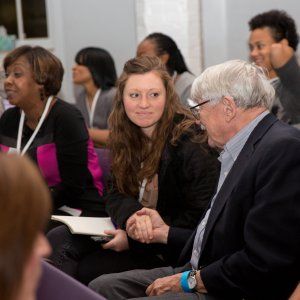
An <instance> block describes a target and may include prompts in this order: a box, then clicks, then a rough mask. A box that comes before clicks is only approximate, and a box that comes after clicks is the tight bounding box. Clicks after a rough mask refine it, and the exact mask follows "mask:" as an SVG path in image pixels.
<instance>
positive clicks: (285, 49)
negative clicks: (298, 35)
mask: <svg viewBox="0 0 300 300" xmlns="http://www.w3.org/2000/svg"><path fill="white" fill-rule="evenodd" d="M293 55H294V49H293V48H292V47H290V46H289V43H288V41H287V39H283V40H282V41H280V42H279V43H274V44H272V45H271V52H270V61H271V64H272V66H273V67H274V68H275V69H277V68H281V67H283V66H284V65H285V64H286V63H287V62H288V61H289V60H290V59H291V57H292V56H293Z"/></svg>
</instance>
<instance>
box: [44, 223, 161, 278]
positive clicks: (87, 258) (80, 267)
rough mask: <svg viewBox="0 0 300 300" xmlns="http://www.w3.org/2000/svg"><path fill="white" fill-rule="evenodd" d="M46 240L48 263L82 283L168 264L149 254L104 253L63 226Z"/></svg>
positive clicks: (88, 238)
mask: <svg viewBox="0 0 300 300" xmlns="http://www.w3.org/2000/svg"><path fill="white" fill-rule="evenodd" d="M47 238H48V240H49V242H50V244H51V246H52V254H51V256H50V257H49V259H50V261H51V263H52V264H53V265H54V266H55V267H57V268H58V269H60V270H62V271H63V272H65V273H67V274H69V275H70V276H72V277H74V278H76V279H77V280H79V281H80V282H82V283H84V284H88V283H89V282H90V281H92V280H93V279H95V278H96V277H98V276H100V275H103V274H110V273H117V272H123V271H127V270H132V269H152V268H156V267H162V266H166V265H167V263H166V262H165V261H163V260H162V259H160V258H159V257H158V256H157V255H155V254H153V253H151V252H149V253H146V252H145V253H140V252H139V253H135V252H134V251H132V250H128V251H123V252H115V251H113V250H104V249H102V247H101V243H99V242H95V241H93V240H91V239H90V237H89V236H84V235H73V234H71V233H70V231H69V229H68V227H67V226H64V225H62V226H59V227H56V228H54V229H52V230H51V231H50V232H48V234H47Z"/></svg>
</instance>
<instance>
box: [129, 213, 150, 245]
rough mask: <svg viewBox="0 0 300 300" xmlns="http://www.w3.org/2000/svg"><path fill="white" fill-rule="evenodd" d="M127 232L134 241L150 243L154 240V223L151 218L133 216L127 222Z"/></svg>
mask: <svg viewBox="0 0 300 300" xmlns="http://www.w3.org/2000/svg"><path fill="white" fill-rule="evenodd" d="M126 232H127V234H128V235H129V236H130V237H131V238H132V239H134V240H137V241H139V242H141V243H147V244H148V243H150V242H151V240H152V239H153V232H152V222H151V219H150V217H149V216H147V215H141V216H139V215H138V214H137V213H135V214H133V215H132V216H131V217H130V218H129V219H128V220H127V222H126Z"/></svg>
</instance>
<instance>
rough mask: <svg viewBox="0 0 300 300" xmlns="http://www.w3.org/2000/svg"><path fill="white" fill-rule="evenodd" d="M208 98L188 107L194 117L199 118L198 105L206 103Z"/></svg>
mask: <svg viewBox="0 0 300 300" xmlns="http://www.w3.org/2000/svg"><path fill="white" fill-rule="evenodd" d="M209 101H210V100H205V101H203V102H201V103H199V104H197V105H195V106H192V107H190V111H191V112H192V114H193V116H194V117H195V118H196V119H198V120H199V119H200V116H199V110H200V107H201V106H202V105H204V104H205V103H207V102H209Z"/></svg>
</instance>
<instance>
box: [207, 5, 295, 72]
mask: <svg viewBox="0 0 300 300" xmlns="http://www.w3.org/2000/svg"><path fill="white" fill-rule="evenodd" d="M271 9H283V10H285V11H286V12H287V13H288V14H290V15H291V16H292V17H293V18H294V20H295V21H296V24H297V28H298V31H299V30H300V19H299V16H300V1H298V0H202V13H203V15H202V24H203V44H204V65H205V66H206V67H207V66H210V65H214V64H217V63H221V62H223V61H225V60H229V59H236V58H240V59H245V60H247V59H248V44H247V42H248V36H249V29H248V21H249V20H250V19H251V18H252V17H253V16H254V15H256V14H258V13H261V12H264V11H268V10H271Z"/></svg>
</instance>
